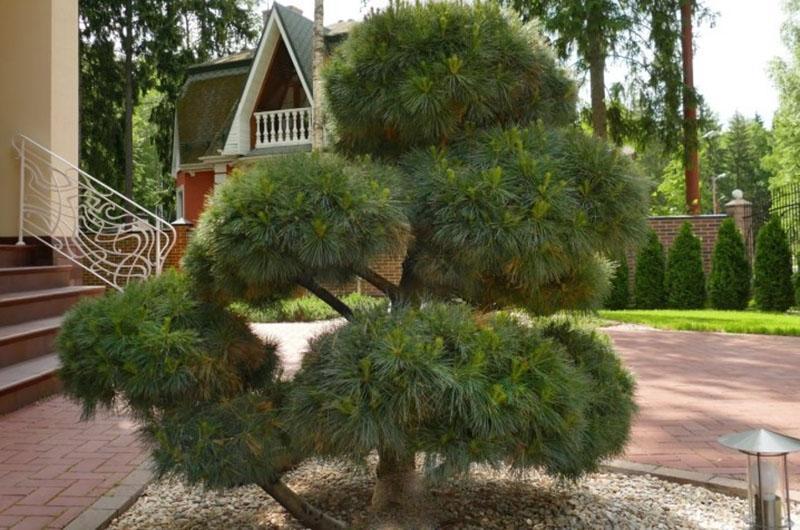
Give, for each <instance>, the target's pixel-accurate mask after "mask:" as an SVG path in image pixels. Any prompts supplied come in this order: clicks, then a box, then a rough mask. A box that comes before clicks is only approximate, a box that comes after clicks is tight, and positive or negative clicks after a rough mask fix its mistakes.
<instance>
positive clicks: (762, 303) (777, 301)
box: [753, 217, 794, 312]
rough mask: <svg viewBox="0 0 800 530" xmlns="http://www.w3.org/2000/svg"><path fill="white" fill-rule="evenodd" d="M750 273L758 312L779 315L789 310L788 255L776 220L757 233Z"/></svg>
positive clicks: (786, 246)
mask: <svg viewBox="0 0 800 530" xmlns="http://www.w3.org/2000/svg"><path fill="white" fill-rule="evenodd" d="M753 273H754V274H753V298H755V301H756V305H757V306H758V307H759V309H761V310H762V311H780V312H783V311H786V310H787V309H789V308H790V307H791V306H792V303H793V302H794V287H793V285H792V254H791V251H790V250H789V242H788V240H787V239H786V232H785V231H784V230H783V227H782V226H781V221H780V219H778V218H777V217H773V218H772V219H770V221H769V222H768V223H767V224H765V225H764V226H763V227H762V228H761V230H759V232H758V237H757V238H756V257H755V262H754V264H753Z"/></svg>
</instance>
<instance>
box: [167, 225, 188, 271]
mask: <svg viewBox="0 0 800 530" xmlns="http://www.w3.org/2000/svg"><path fill="white" fill-rule="evenodd" d="M172 226H173V227H175V244H174V245H173V246H172V248H171V249H170V251H169V254H168V255H167V259H166V263H165V264H164V265H165V266H164V268H165V269H168V268H170V267H174V268H178V269H179V268H180V266H181V258H183V255H184V254H186V245H188V244H189V237H190V236H191V235H192V231H193V230H194V225H193V224H192V223H190V222H188V221H175V222H174V223H172Z"/></svg>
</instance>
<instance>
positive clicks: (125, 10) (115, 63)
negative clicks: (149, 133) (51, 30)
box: [80, 0, 256, 197]
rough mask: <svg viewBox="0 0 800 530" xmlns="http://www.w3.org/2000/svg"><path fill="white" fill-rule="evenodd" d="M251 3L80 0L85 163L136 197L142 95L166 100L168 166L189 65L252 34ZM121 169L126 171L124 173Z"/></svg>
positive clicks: (161, 125) (161, 112)
mask: <svg viewBox="0 0 800 530" xmlns="http://www.w3.org/2000/svg"><path fill="white" fill-rule="evenodd" d="M254 5H255V4H254V0H208V1H204V2H196V1H193V0H154V1H148V2H139V1H135V0H81V2H80V37H81V38H80V60H81V69H80V72H81V80H80V81H81V83H80V86H81V94H80V98H81V105H80V106H81V109H80V111H81V112H80V114H81V160H82V163H83V164H84V166H85V167H86V169H87V171H88V172H89V173H91V174H94V175H96V176H97V177H98V178H100V179H101V180H104V181H105V182H107V183H109V184H111V185H114V186H115V187H117V188H120V189H123V190H124V193H125V195H127V196H128V197H133V181H134V160H133V114H134V109H135V107H136V104H137V103H138V101H139V97H140V96H141V94H144V93H145V92H147V91H148V90H149V89H151V88H157V89H158V90H159V92H161V93H162V94H163V95H164V97H163V99H162V100H161V101H160V103H159V105H158V106H156V107H155V108H154V109H153V110H152V112H151V114H150V120H151V121H153V122H154V123H156V124H157V130H158V136H157V145H158V148H159V154H160V158H161V160H162V163H163V164H164V166H165V168H167V167H168V165H169V160H170V156H171V153H172V147H171V145H172V127H173V122H174V117H175V114H174V102H175V101H176V100H177V96H178V92H179V91H180V88H181V86H182V85H183V81H184V77H185V71H186V68H187V67H188V66H189V65H191V64H194V63H197V62H200V61H204V60H207V59H209V58H211V57H213V56H215V55H219V54H223V53H228V52H230V51H233V50H238V49H240V48H241V47H242V46H244V45H246V44H247V43H249V42H250V41H251V40H252V39H253V38H254V36H255V31H254V30H255V27H256V19H255V18H254V17H253V15H252V8H253V6H254ZM120 169H122V172H120Z"/></svg>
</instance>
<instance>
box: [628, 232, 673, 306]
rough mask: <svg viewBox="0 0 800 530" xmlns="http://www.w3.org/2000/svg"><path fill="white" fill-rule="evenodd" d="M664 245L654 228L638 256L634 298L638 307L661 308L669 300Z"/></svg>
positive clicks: (634, 279) (634, 278) (634, 280)
mask: <svg viewBox="0 0 800 530" xmlns="http://www.w3.org/2000/svg"><path fill="white" fill-rule="evenodd" d="M664 268H665V259H664V247H663V245H661V241H659V240H658V236H657V235H656V233H655V232H653V231H652V230H651V231H650V234H649V235H648V236H647V241H646V242H645V244H644V245H643V246H642V248H641V250H639V254H638V255H637V256H636V273H635V275H634V277H633V298H634V303H635V304H636V307H637V308H638V309H661V308H662V307H664V305H665V304H666V301H667V291H666V289H665V284H664Z"/></svg>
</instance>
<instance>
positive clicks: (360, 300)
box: [231, 293, 386, 322]
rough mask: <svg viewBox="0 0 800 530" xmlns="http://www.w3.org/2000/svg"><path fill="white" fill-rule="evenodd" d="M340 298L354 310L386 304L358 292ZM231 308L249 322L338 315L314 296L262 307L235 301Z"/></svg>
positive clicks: (308, 320) (384, 300) (309, 319)
mask: <svg viewBox="0 0 800 530" xmlns="http://www.w3.org/2000/svg"><path fill="white" fill-rule="evenodd" d="M341 298H342V301H343V302H344V303H345V304H347V305H348V306H350V308H351V309H353V310H354V311H358V310H364V309H371V308H373V307H377V306H380V305H386V299H385V298H378V297H374V296H367V295H363V294H358V293H353V294H348V295H346V296H343V297H341ZM231 309H232V310H233V311H234V312H236V313H238V314H240V315H242V316H244V317H245V318H246V319H247V320H249V321H250V322H314V321H315V320H328V319H331V318H338V317H339V316H340V315H339V313H337V312H336V311H334V310H333V309H332V308H331V307H330V306H329V305H328V304H326V303H325V302H323V301H322V300H320V299H318V298H316V297H315V296H301V297H299V298H289V299H287V300H281V301H279V302H276V303H274V304H270V305H268V306H263V307H255V306H250V305H246V304H241V303H235V304H232V305H231Z"/></svg>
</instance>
